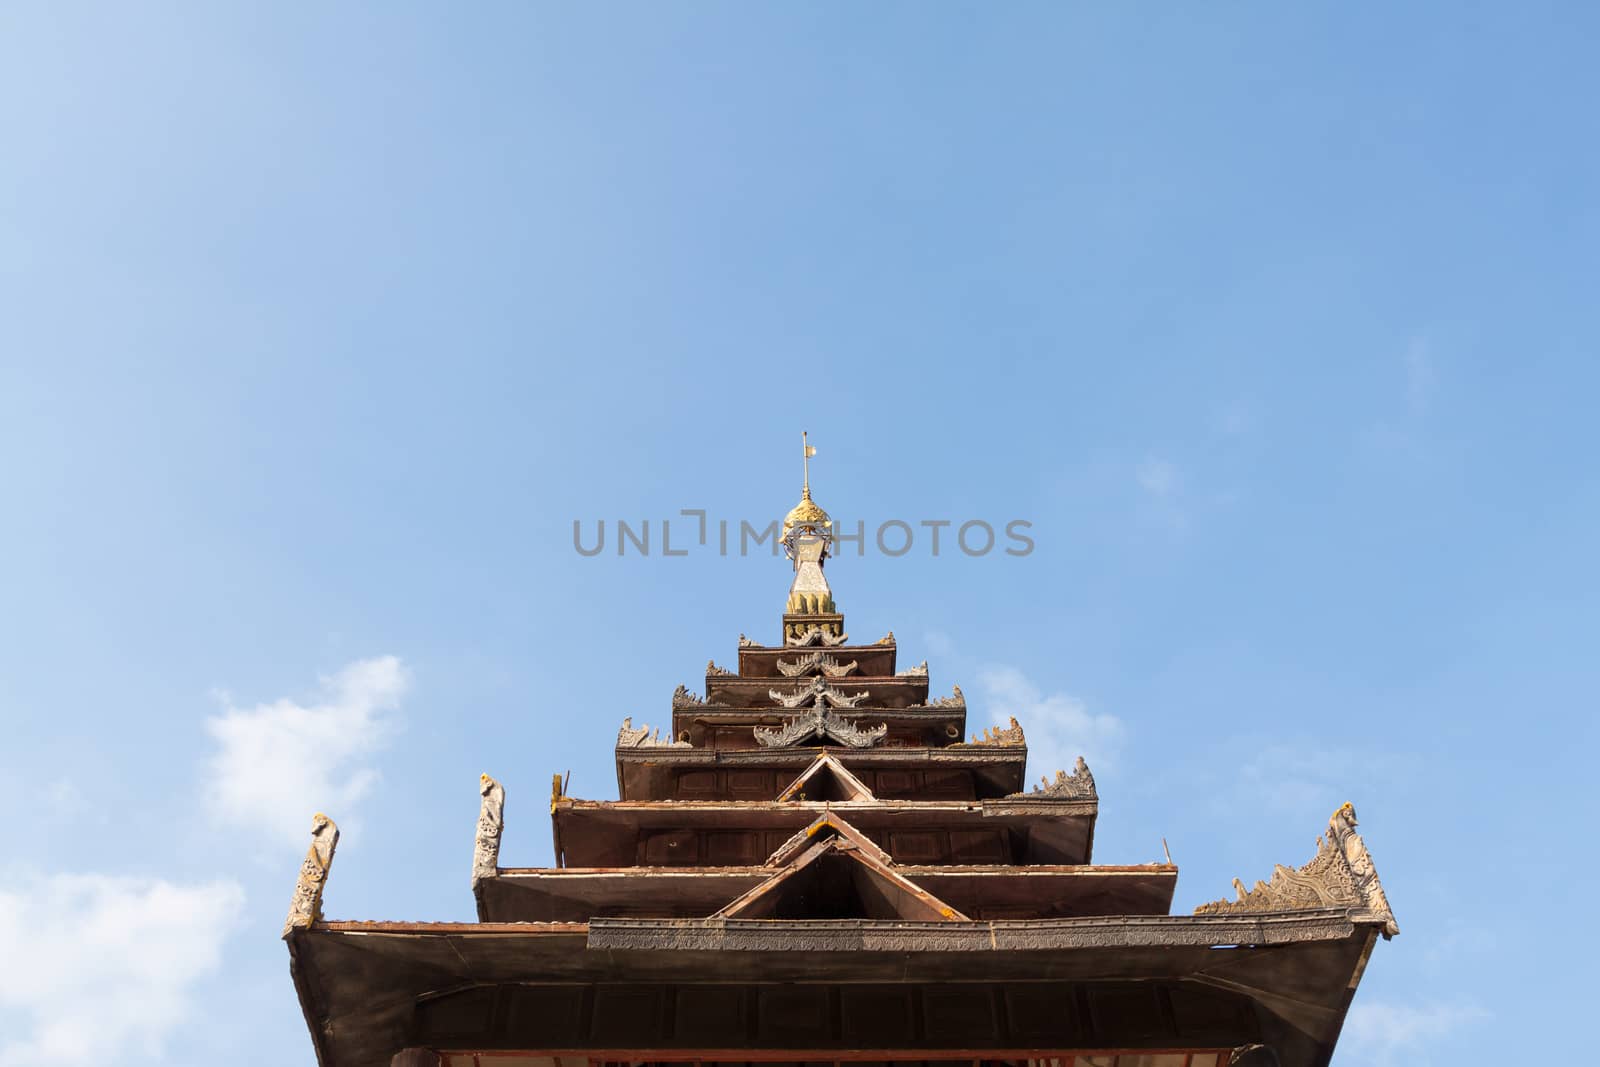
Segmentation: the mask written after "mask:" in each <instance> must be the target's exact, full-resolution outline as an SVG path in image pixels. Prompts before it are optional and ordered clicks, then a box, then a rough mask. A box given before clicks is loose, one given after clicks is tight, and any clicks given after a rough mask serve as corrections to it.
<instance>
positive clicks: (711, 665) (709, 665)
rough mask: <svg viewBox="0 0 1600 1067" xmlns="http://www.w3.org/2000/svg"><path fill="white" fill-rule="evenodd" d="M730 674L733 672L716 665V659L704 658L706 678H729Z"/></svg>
mask: <svg viewBox="0 0 1600 1067" xmlns="http://www.w3.org/2000/svg"><path fill="white" fill-rule="evenodd" d="M732 676H733V672H732V671H729V670H724V669H723V668H721V667H719V666H717V661H716V660H714V659H708V660H706V677H707V678H731V677H732Z"/></svg>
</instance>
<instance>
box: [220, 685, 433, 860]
mask: <svg viewBox="0 0 1600 1067" xmlns="http://www.w3.org/2000/svg"><path fill="white" fill-rule="evenodd" d="M407 685H408V675H407V672H406V669H405V667H404V666H403V665H402V664H401V663H400V661H399V660H398V659H397V658H395V657H394V656H380V657H378V658H375V659H365V660H357V661H356V662H354V663H351V664H349V665H347V666H346V667H344V668H343V669H342V670H340V671H339V673H338V674H335V675H334V676H333V677H332V678H324V679H322V692H321V693H320V694H319V697H318V699H317V701H315V702H313V703H308V704H297V703H295V702H294V701H292V700H287V699H284V700H278V701H275V702H273V703H271V704H260V705H257V706H256V707H254V708H237V707H233V706H232V704H231V701H229V702H228V706H227V707H226V709H225V710H224V711H223V713H222V714H221V715H220V716H217V717H215V718H211V719H208V720H206V731H207V732H208V733H210V734H211V736H212V737H213V738H214V739H215V740H216V742H217V745H218V749H217V751H216V752H215V753H214V754H213V755H212V756H211V758H210V759H209V760H208V761H207V764H206V770H205V782H206V790H207V794H208V798H209V800H210V808H211V811H212V812H213V814H214V816H215V817H216V818H217V819H218V820H219V821H221V822H224V823H228V824H232V825H235V826H241V827H245V828H247V829H252V830H257V831H261V832H263V833H265V834H267V835H268V836H271V837H274V838H276V839H278V840H280V841H283V842H285V843H286V844H288V845H292V846H301V847H303V846H304V845H305V843H306V841H307V840H308V838H307V833H308V832H309V831H308V828H309V826H310V824H311V816H312V814H314V813H315V812H317V811H326V812H328V813H329V814H330V815H333V816H334V818H336V819H337V818H339V816H340V815H341V814H348V813H349V811H350V809H351V808H352V807H353V806H354V805H355V803H356V802H357V801H358V800H360V799H361V797H362V795H363V794H365V793H366V792H367V790H368V789H369V788H371V786H372V784H373V783H374V782H375V781H376V780H377V778H378V773H377V771H376V770H374V769H373V768H372V767H370V766H368V765H367V762H366V761H367V758H368V757H369V756H370V755H371V753H372V752H373V751H374V750H376V749H377V747H378V746H379V745H380V744H381V743H382V742H383V740H384V739H385V737H386V736H387V735H388V733H389V732H390V731H391V729H392V728H393V725H394V724H393V720H392V716H390V715H389V714H388V713H389V712H392V711H393V710H394V709H395V708H397V707H398V706H399V704H400V698H401V697H402V696H403V695H404V694H405V691H406V687H407Z"/></svg>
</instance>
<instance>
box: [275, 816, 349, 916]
mask: <svg viewBox="0 0 1600 1067" xmlns="http://www.w3.org/2000/svg"><path fill="white" fill-rule="evenodd" d="M338 847H339V827H338V826H337V825H336V824H335V823H334V821H333V820H332V819H330V818H328V817H327V816H326V815H324V814H322V813H321V812H320V811H319V812H317V813H316V814H315V815H313V816H312V817H311V847H310V848H308V849H306V858H305V860H304V861H303V862H302V863H301V864H300V877H299V879H298V880H297V881H296V882H295V886H294V896H293V897H291V898H290V900H289V917H288V919H287V920H285V921H284V924H283V936H284V937H288V936H289V932H290V931H291V930H294V929H296V928H297V927H298V928H301V929H304V928H306V927H309V926H310V925H311V924H312V923H314V922H317V921H318V920H319V919H321V918H322V890H323V888H324V886H326V885H327V882H328V870H329V868H331V867H332V866H333V850H334V849H336V848H338Z"/></svg>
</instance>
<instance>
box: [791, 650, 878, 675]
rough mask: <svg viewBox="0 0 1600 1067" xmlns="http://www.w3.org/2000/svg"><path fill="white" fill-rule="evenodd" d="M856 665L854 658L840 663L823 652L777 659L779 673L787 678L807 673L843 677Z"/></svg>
mask: <svg viewBox="0 0 1600 1067" xmlns="http://www.w3.org/2000/svg"><path fill="white" fill-rule="evenodd" d="M858 666H859V664H858V663H857V662H856V661H855V660H851V661H850V662H849V663H840V662H839V661H838V660H836V659H834V658H833V657H832V656H830V655H827V654H826V653H824V652H813V653H811V654H810V655H809V656H801V657H800V658H799V659H796V660H782V659H780V660H778V671H779V673H781V674H783V675H784V676H785V677H788V678H799V677H802V676H804V675H807V674H819V675H827V676H828V677H829V678H843V677H844V676H845V675H847V674H849V673H850V672H851V671H854V670H855V669H856V668H857V667H858Z"/></svg>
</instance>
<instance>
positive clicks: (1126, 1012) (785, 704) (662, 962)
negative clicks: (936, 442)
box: [284, 442, 1398, 1067]
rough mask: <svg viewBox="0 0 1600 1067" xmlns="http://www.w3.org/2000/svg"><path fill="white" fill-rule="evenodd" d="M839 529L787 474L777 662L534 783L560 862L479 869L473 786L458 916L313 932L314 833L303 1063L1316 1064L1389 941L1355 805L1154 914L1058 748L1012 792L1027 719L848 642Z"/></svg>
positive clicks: (1146, 872)
mask: <svg viewBox="0 0 1600 1067" xmlns="http://www.w3.org/2000/svg"><path fill="white" fill-rule="evenodd" d="M803 443H804V446H805V451H806V456H805V458H806V459H807V460H808V461H809V458H810V455H811V454H812V452H813V450H812V449H811V447H810V445H809V442H803ZM832 538H833V530H832V520H831V519H830V518H829V517H828V515H827V513H826V512H825V511H823V510H822V508H821V507H820V506H818V505H817V504H816V503H815V502H814V501H812V500H811V490H810V472H809V466H808V467H807V469H806V471H805V482H804V488H803V490H802V497H801V503H800V505H799V506H798V507H796V508H795V509H794V510H792V511H791V512H790V514H789V516H788V518H787V519H786V521H785V525H784V529H783V543H784V547H785V550H786V551H787V552H788V553H789V556H790V559H791V560H792V561H793V563H794V568H795V578H794V582H793V584H792V585H791V587H790V594H789V599H788V600H787V601H786V603H785V610H784V613H783V617H782V630H781V634H782V636H781V639H780V644H779V645H777V646H773V647H765V646H761V645H757V644H756V643H755V642H752V641H750V640H748V639H746V638H743V637H742V636H741V638H740V641H739V647H738V655H737V663H738V668H739V669H738V671H737V672H730V671H727V670H724V669H722V668H720V667H718V666H716V664H715V663H709V664H708V665H707V667H706V676H705V681H706V685H705V692H706V696H705V697H704V698H701V697H699V696H697V695H695V694H693V693H691V692H689V691H688V688H687V687H686V686H679V687H678V689H677V691H676V692H675V693H674V694H673V697H672V700H671V709H670V715H671V718H670V721H669V724H668V726H667V727H666V730H665V736H662V730H661V729H659V728H651V727H648V726H643V725H641V726H637V727H636V726H634V725H633V718H632V717H631V716H630V717H626V718H624V719H623V720H622V726H621V728H620V729H619V731H618V733H617V737H616V742H615V748H614V754H615V759H616V767H617V784H618V795H619V799H618V800H614V801H612V800H588V799H580V798H576V797H572V796H568V795H567V785H566V782H565V780H564V779H563V778H562V777H561V776H559V775H557V776H555V778H554V780H553V782H552V787H551V793H550V800H549V813H550V817H551V822H552V830H553V838H554V845H555V852H556V867H555V868H553V869H534V868H522V867H517V868H505V867H502V866H500V841H501V835H502V831H503V828H504V818H505V801H506V796H505V790H504V788H503V787H502V786H501V784H500V783H499V782H498V781H496V780H495V779H494V778H491V777H489V776H488V775H484V776H482V777H481V779H480V780H479V783H478V792H479V797H480V801H479V816H478V822H477V827H476V834H475V847H474V853H473V865H472V888H473V892H474V896H475V897H476V901H477V909H478V917H479V919H480V920H481V921H480V922H477V923H449V924H429V923H346V922H328V921H325V920H324V919H323V917H322V914H321V901H322V890H323V887H324V884H325V882H326V880H327V877H328V874H329V870H330V868H331V865H332V861H333V854H334V849H335V847H336V845H337V843H338V837H339V834H338V828H337V827H336V826H334V824H333V822H332V820H330V819H328V818H327V817H326V816H322V815H319V816H317V817H316V819H315V820H314V822H313V833H312V842H311V847H310V850H309V851H308V853H307V856H306V860H305V862H304V864H303V865H302V867H301V871H300V878H299V881H298V882H297V884H296V887H295V892H294V896H293V898H292V903H291V908H290V914H289V917H288V921H287V922H286V924H285V927H284V938H285V939H286V941H287V942H288V945H289V952H290V959H291V969H292V972H293V975H294V980H295V986H296V989H297V991H298V993H299V996H300V1000H301V1005H302V1008H303V1010H304V1012H305V1016H306V1021H307V1024H308V1025H309V1027H310V1029H311V1032H312V1038H313V1041H314V1043H315V1046H316V1049H317V1057H318V1061H319V1063H320V1064H321V1065H322V1067H385V1065H388V1064H389V1057H390V1056H391V1055H393V1054H394V1053H396V1052H397V1051H398V1050H401V1049H406V1048H410V1049H412V1050H413V1051H420V1052H421V1054H422V1059H421V1060H418V1059H417V1058H416V1057H414V1056H412V1057H411V1058H409V1059H405V1058H402V1059H401V1060H397V1061H396V1062H405V1063H419V1062H431V1063H440V1062H446V1063H448V1064H450V1067H457V1065H458V1064H459V1065H461V1067H465V1065H466V1064H468V1063H475V1062H477V1060H478V1058H479V1057H480V1055H483V1056H490V1058H493V1057H492V1054H493V1053H495V1052H502V1053H508V1054H510V1053H517V1052H518V1050H520V1053H521V1054H522V1055H521V1059H520V1062H526V1063H537V1064H539V1065H540V1067H557V1064H558V1059H559V1058H561V1057H564V1056H566V1055H568V1054H570V1055H572V1056H573V1057H574V1058H575V1059H579V1060H588V1061H590V1062H593V1061H595V1060H606V1061H622V1062H626V1063H640V1062H653V1061H658V1060H674V1059H676V1060H696V1061H703V1062H707V1063H717V1062H719V1061H731V1062H732V1063H746V1062H749V1061H751V1060H752V1059H761V1058H762V1057H763V1056H766V1057H767V1058H771V1057H772V1056H774V1055H776V1054H778V1053H782V1058H783V1059H785V1060H788V1061H809V1060H822V1061H829V1060H836V1059H839V1058H841V1057H845V1056H847V1055H848V1056H856V1057H858V1058H859V1057H861V1056H864V1055H869V1054H870V1055H872V1056H873V1057H874V1058H876V1059H881V1060H885V1061H890V1060H896V1059H902V1060H904V1059H909V1060H917V1061H923V1060H928V1059H946V1058H952V1050H955V1052H958V1053H959V1055H953V1058H954V1059H958V1060H962V1061H969V1060H973V1059H985V1058H995V1059H1009V1060H1015V1059H1018V1058H1024V1059H1033V1060H1038V1059H1040V1058H1043V1059H1045V1060H1055V1059H1057V1058H1059V1057H1062V1056H1080V1055H1081V1056H1083V1057H1085V1061H1084V1062H1090V1061H1091V1058H1092V1062H1096V1063H1110V1062H1112V1061H1113V1060H1114V1061H1115V1062H1116V1063H1117V1065H1118V1067H1124V1065H1125V1064H1133V1063H1141V1064H1143V1063H1144V1061H1143V1060H1142V1059H1141V1058H1140V1057H1139V1054H1140V1053H1141V1052H1142V1051H1148V1052H1150V1053H1151V1054H1152V1055H1151V1057H1150V1059H1151V1061H1152V1062H1154V1061H1156V1060H1158V1059H1159V1060H1160V1061H1161V1062H1173V1063H1175V1062H1179V1061H1182V1062H1187V1063H1191V1064H1209V1065H1210V1067H1220V1064H1221V1063H1223V1062H1227V1060H1228V1058H1229V1050H1232V1049H1236V1048H1240V1047H1243V1046H1246V1045H1254V1044H1256V1043H1260V1044H1264V1045H1268V1046H1270V1047H1271V1048H1272V1049H1274V1050H1275V1051H1276V1055H1277V1056H1278V1057H1279V1059H1280V1061H1281V1063H1282V1065H1283V1067H1325V1065H1326V1063H1327V1061H1328V1058H1329V1056H1330V1054H1331V1050H1332V1047H1333V1043H1334V1041H1335V1040H1336V1038H1337V1036H1338V1032H1339V1028H1340V1026H1341V1025H1342V1023H1343V1019H1344V1016H1345V1012H1346V1010H1347V1009H1348V1007H1349V1004H1350V998H1351V997H1352V996H1353V994H1354V989H1355V985H1356V983H1357V981H1358V980H1359V978H1360V975H1361V972H1362V969H1363V968H1364V966H1365V963H1366V959H1367V955H1368V953H1369V952H1370V951H1371V948H1372V945H1373V943H1374V942H1375V941H1376V940H1377V939H1378V938H1379V937H1380V936H1381V937H1389V936H1392V935H1394V934H1395V933H1397V932H1398V926H1397V924H1396V922H1395V918H1394V915H1393V913H1392V911H1391V910H1390V908H1389V904H1388V900H1387V897H1386V896H1385V894H1384V891H1383V887H1382V885H1381V884H1380V883H1379V881H1378V877H1377V871H1376V869H1375V867H1374V866H1373V863H1372V858H1371V856H1370V855H1369V854H1368V852H1367V850H1366V846H1365V844H1364V842H1363V841H1362V839H1361V837H1360V835H1359V834H1357V833H1356V818H1355V811H1354V809H1353V808H1352V807H1351V806H1350V805H1348V804H1347V805H1345V806H1344V807H1342V808H1340V809H1339V810H1338V811H1336V812H1334V813H1333V816H1332V817H1331V818H1330V820H1329V822H1328V826H1327V830H1326V832H1325V833H1324V834H1323V836H1322V837H1320V838H1318V841H1317V849H1316V853H1315V855H1314V856H1313V857H1312V858H1311V860H1310V861H1309V862H1307V863H1306V864H1304V865H1303V866H1300V867H1298V868H1291V867H1287V866H1284V865H1281V864H1279V865H1276V866H1274V867H1273V868H1272V870H1271V874H1270V876H1269V877H1268V878H1266V879H1264V880H1261V881H1257V882H1255V883H1254V884H1253V885H1252V886H1249V887H1247V886H1246V885H1245V884H1244V883H1243V882H1240V881H1236V882H1235V883H1234V887H1235V893H1234V897H1233V898H1232V899H1226V898H1225V899H1220V900H1216V901H1213V902H1211V903H1208V904H1204V905H1201V907H1199V908H1198V909H1196V913H1195V914H1194V915H1190V916H1172V915H1168V914H1166V912H1167V911H1168V910H1169V909H1170V907H1171V902H1172V897H1173V891H1174V888H1175V885H1176V880H1177V869H1176V868H1175V867H1173V866H1172V865H1171V864H1170V862H1169V863H1167V864H1150V865H1138V866H1091V865H1090V862H1089V861H1090V859H1091V854H1092V850H1093V845H1094V834H1095V824H1096V820H1097V818H1098V814H1099V807H1100V796H1099V791H1098V787H1097V785H1096V783H1095V779H1094V776H1093V774H1092V773H1091V772H1090V770H1089V767H1088V765H1087V764H1086V763H1085V762H1084V760H1083V759H1082V758H1081V757H1079V758H1078V759H1077V761H1076V764H1075V766H1074V767H1073V768H1072V769H1071V771H1070V772H1069V771H1068V770H1066V769H1054V768H1045V769H1044V770H1045V771H1046V772H1047V773H1046V774H1045V775H1044V777H1043V778H1042V780H1041V781H1040V783H1039V785H1037V786H1035V787H1034V788H1032V789H1031V790H1030V789H1025V787H1024V783H1025V781H1026V778H1025V770H1026V762H1027V756H1028V747H1027V742H1026V737H1025V734H1024V724H1023V723H1020V722H1019V721H1018V720H1017V719H1016V718H1010V717H1009V715H1007V718H1008V722H1007V723H1005V724H996V725H993V726H987V727H984V728H983V729H982V730H981V731H972V732H969V730H968V726H967V706H966V700H965V697H964V696H963V695H962V693H961V690H960V687H959V686H956V687H954V688H953V691H952V693H951V695H949V696H946V697H934V696H931V695H930V690H929V669H928V665H927V663H926V662H923V663H921V664H919V665H917V666H915V667H912V668H909V669H906V670H899V671H897V670H896V655H897V651H898V650H897V646H896V644H895V641H894V636H893V634H892V633H891V634H889V635H888V636H887V637H885V638H883V639H882V640H880V641H878V642H875V643H873V644H867V645H851V644H850V643H849V637H848V635H847V634H846V633H845V631H844V616H843V614H842V613H841V612H840V611H839V610H838V607H837V605H836V604H835V603H834V602H833V596H832V590H831V589H830V587H829V585H828V583H827V580H826V578H825V577H824V576H823V567H824V564H825V563H826V560H827V559H828V557H829V553H830V550H831V546H832ZM999 710H1000V712H1001V714H1006V709H1003V708H1002V709H999ZM657 721H661V720H659V719H658V720H657ZM964 737H965V739H964ZM1050 770H1054V772H1055V773H1054V776H1053V777H1052V776H1051V775H1050V774H1049V773H1048V771H1050ZM540 808H541V810H542V808H543V805H542V804H541V805H540ZM427 1050H436V1051H437V1052H440V1053H443V1054H444V1058H443V1060H441V1059H440V1057H438V1056H435V1055H434V1052H432V1051H427ZM1096 1050H1099V1051H1096ZM755 1053H759V1054H755ZM1158 1053H1159V1055H1157V1054H1158ZM409 1055H410V1053H407V1056H409ZM1105 1057H1110V1058H1105ZM560 1067H566V1065H564V1064H562V1065H560ZM1144 1067H1149V1064H1144Z"/></svg>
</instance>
